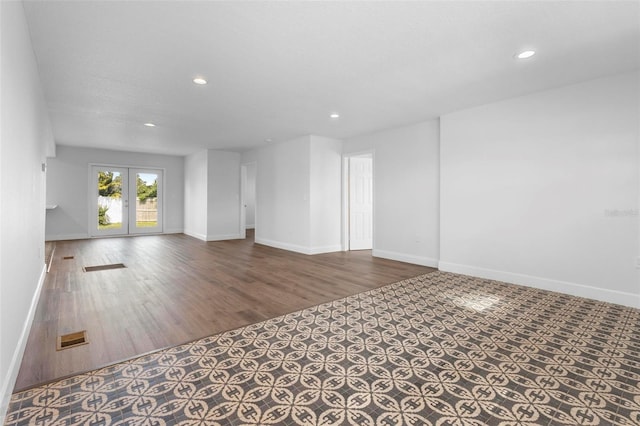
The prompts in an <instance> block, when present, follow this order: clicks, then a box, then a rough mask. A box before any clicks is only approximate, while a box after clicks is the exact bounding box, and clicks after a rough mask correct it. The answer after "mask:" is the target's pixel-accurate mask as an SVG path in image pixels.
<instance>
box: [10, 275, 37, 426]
mask: <svg viewBox="0 0 640 426" xmlns="http://www.w3.org/2000/svg"><path fill="white" fill-rule="evenodd" d="M46 276H47V266H46V265H42V272H41V273H40V279H39V280H38V285H37V286H36V291H35V292H34V294H33V297H32V298H31V306H29V312H28V313H27V318H26V320H25V322H24V324H23V325H22V332H21V334H20V338H19V339H18V344H17V345H16V350H15V351H14V352H13V357H12V358H11V364H9V370H8V371H7V376H6V377H5V378H4V380H3V381H2V389H0V424H4V419H5V416H6V415H7V408H8V407H9V402H10V401H11V392H12V391H13V387H14V386H15V384H16V379H17V378H18V372H19V371H20V364H21V363H22V356H23V355H24V350H25V348H26V347H27V340H28V339H29V333H30V332H31V325H32V324H33V318H34V317H35V315H36V308H37V307H38V301H39V300H40V293H42V286H43V285H44V279H45V277H46Z"/></svg>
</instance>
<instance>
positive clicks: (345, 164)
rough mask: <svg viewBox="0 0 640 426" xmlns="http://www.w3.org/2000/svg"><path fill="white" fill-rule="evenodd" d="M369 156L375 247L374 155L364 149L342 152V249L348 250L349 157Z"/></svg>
mask: <svg viewBox="0 0 640 426" xmlns="http://www.w3.org/2000/svg"><path fill="white" fill-rule="evenodd" d="M365 156H370V157H371V161H372V168H373V180H372V191H373V195H372V202H373V207H372V209H373V211H372V212H371V219H372V228H373V230H372V237H373V238H372V239H373V248H374V249H375V247H376V221H375V215H376V196H375V195H376V191H375V188H376V179H375V175H376V170H375V167H376V161H375V159H376V157H375V150H373V149H371V150H366V151H358V152H351V153H349V154H342V251H349V204H350V199H349V173H350V170H349V159H350V158H351V157H365Z"/></svg>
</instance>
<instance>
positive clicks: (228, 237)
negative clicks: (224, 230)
mask: <svg viewBox="0 0 640 426" xmlns="http://www.w3.org/2000/svg"><path fill="white" fill-rule="evenodd" d="M239 239H242V237H241V236H240V234H222V235H207V238H206V241H225V240H239Z"/></svg>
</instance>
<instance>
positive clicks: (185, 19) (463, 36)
mask: <svg viewBox="0 0 640 426" xmlns="http://www.w3.org/2000/svg"><path fill="white" fill-rule="evenodd" d="M25 11H26V15H27V20H28V24H29V29H30V31H31V35H32V41H33V46H34V50H35V54H36V57H37V60H38V64H39V69H40V75H41V79H42V83H43V86H44V90H45V97H46V100H47V102H48V107H49V112H50V115H51V119H52V123H53V131H54V136H55V139H56V142H57V143H58V144H60V145H71V146H87V147H100V148H109V149H119V150H131V151H143V152H155V153H166V154H180V155H184V154H188V153H191V152H194V151H196V150H200V149H204V148H214V149H225V150H244V149H248V148H251V147H256V146H262V145H264V144H265V143H266V142H265V139H272V140H273V141H275V142H277V141H282V140H287V139H291V138H294V137H298V136H301V135H305V134H318V135H323V136H328V137H334V138H339V139H342V138H347V137H350V136H355V135H359V134H363V133H369V132H373V131H376V130H380V129H385V128H390V127H395V126H400V125H405V124H409V123H415V122H418V121H422V120H425V119H429V118H433V117H437V116H439V115H441V114H444V113H447V112H452V111H455V110H459V109H462V108H466V107H470V106H474V105H481V104H484V103H488V102H493V101H496V100H500V99H505V98H509V97H514V96H519V95H523V94H526V93H531V92H534V91H538V90H543V89H548V88H552V87H558V86H562V85H566V84H570V83H574V82H579V81H584V80H588V79H591V78H596V77H600V76H603V75H608V74H614V73H619V72H624V71H629V70H632V69H637V68H638V67H640V3H639V2H637V1H630V2H622V1H603V2H597V1H589V2H568V1H538V2H523V1H506V2H495V1H487V2H485V1H475V2H459V1H447V2H427V1H424V2H399V1H387V2H272V1H269V2H241V1H234V2H205V1H199V2H184V1H103V2H99V1H86V2H79V1H26V2H25ZM524 48H534V49H535V50H537V52H538V53H537V55H536V56H534V57H533V58H531V59H528V60H524V61H523V60H520V61H519V60H516V59H514V57H513V55H514V53H516V52H517V51H520V50H522V49H524ZM198 75H202V76H204V77H205V78H207V80H208V81H209V84H207V85H206V86H197V85H195V84H193V83H192V79H193V78H194V77H195V76H198ZM333 111H337V112H339V113H340V114H341V118H340V119H339V120H331V119H329V113H331V112H333ZM145 122H153V123H155V124H156V127H152V128H150V127H145V126H144V125H143V123H145Z"/></svg>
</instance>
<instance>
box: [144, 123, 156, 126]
mask: <svg viewBox="0 0 640 426" xmlns="http://www.w3.org/2000/svg"><path fill="white" fill-rule="evenodd" d="M144 125H145V126H147V127H156V125H155V124H153V123H144Z"/></svg>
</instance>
